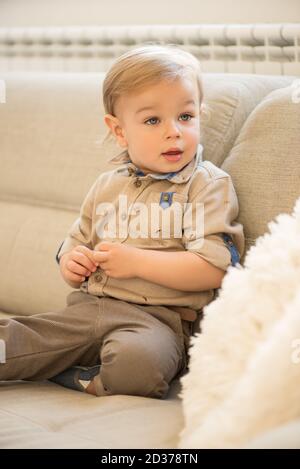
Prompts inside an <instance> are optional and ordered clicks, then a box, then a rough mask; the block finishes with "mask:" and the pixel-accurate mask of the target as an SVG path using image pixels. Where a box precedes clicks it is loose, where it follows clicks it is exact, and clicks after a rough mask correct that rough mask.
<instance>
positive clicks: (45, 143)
mask: <svg viewBox="0 0 300 469" xmlns="http://www.w3.org/2000/svg"><path fill="white" fill-rule="evenodd" d="M0 78H2V79H4V80H5V85H6V103H2V104H0V161H1V170H0V217H1V224H0V266H1V267H0V268H1V282H0V310H1V317H8V316H13V315H16V314H20V315H30V314H35V313H41V312H46V311H51V310H59V309H61V308H63V307H64V305H65V297H66V295H67V294H68V293H69V292H70V291H71V289H70V288H69V287H68V286H67V285H66V284H64V282H63V280H62V279H61V277H60V273H59V269H58V266H57V264H56V261H55V255H56V252H57V249H58V247H59V245H60V243H61V241H62V240H63V239H64V237H65V235H66V232H67V230H68V228H69V227H70V226H71V224H72V223H73V222H74V220H75V218H76V217H77V214H78V210H79V207H80V203H81V201H82V200H83V198H84V196H85V194H86V193H87V191H88V189H89V187H90V186H91V184H92V183H93V181H94V180H95V179H96V177H97V176H98V174H99V172H101V171H104V170H108V169H112V167H111V166H110V165H109V164H108V163H107V159H108V158H109V157H110V156H111V155H112V153H114V152H115V151H116V147H114V146H113V145H110V146H105V147H103V146H101V139H102V137H103V136H104V132H105V129H104V125H103V122H102V113H103V110H102V105H101V92H100V91H101V83H102V80H103V75H102V74H96V73H69V74H63V73H49V74H45V73H38V72H32V73H21V72H15V73H13V72H12V73H2V74H1V77H0ZM294 80H295V77H288V76H286V77H283V76H264V75H242V74H213V73H211V74H205V75H204V86H205V94H206V99H207V103H208V104H209V106H210V110H211V115H210V117H206V120H205V121H204V122H203V129H202V143H203V145H204V148H205V151H204V158H205V159H208V160H211V161H213V162H214V163H215V164H217V165H219V166H222V165H224V168H226V169H227V170H228V171H231V170H232V171H231V172H232V177H233V180H234V183H235V185H236V188H237V192H238V195H239V197H240V199H241V204H240V220H241V221H242V222H243V223H244V224H245V232H246V239H247V248H248V247H249V246H250V245H251V244H253V242H254V241H255V238H256V237H257V236H259V235H260V234H262V233H263V232H264V231H265V230H266V226H267V222H268V221H269V220H271V219H272V218H273V217H274V216H275V215H276V214H277V213H279V212H281V211H290V210H291V209H292V206H293V203H294V200H295V196H296V194H297V192H298V193H299V187H298V182H297V181H299V180H298V179H297V177H298V176H297V174H296V175H295V177H292V178H291V182H292V186H290V187H289V178H288V168H284V163H285V162H286V161H289V160H288V158H287V156H289V157H291V147H289V155H286V154H285V153H284V146H283V147H282V149H281V150H280V151H282V153H281V156H280V155H278V148H277V147H276V148H275V147H273V146H272V145H273V143H272V142H270V148H269V154H270V155H272V153H274V154H276V156H277V159H278V158H279V166H280V163H281V164H282V167H283V169H285V170H286V171H287V172H286V173H285V176H284V179H283V180H282V181H281V180H280V171H279V170H277V169H278V165H277V166H276V168H277V169H276V170H275V169H274V170H273V169H272V166H271V164H270V163H271V160H270V161H265V160H264V161H261V162H262V164H263V174H262V172H261V171H257V173H256V172H255V171H254V172H253V167H252V169H251V174H249V173H248V171H249V166H251V164H249V165H248V164H247V160H245V158H244V159H241V165H240V168H236V166H235V165H234V164H232V159H231V158H230V155H231V153H232V151H233V150H234V155H235V157H236V154H237V152H238V151H239V148H241V151H244V150H245V148H244V145H243V139H242V140H237V139H238V137H239V135H240V132H241V130H242V129H243V127H244V124H247V122H246V121H247V119H248V117H249V116H250V114H251V113H253V112H255V111H256V110H257V109H258V108H259V106H265V105H266V104H265V103H268V99H271V98H269V96H271V97H272V96H273V95H274V93H273V95H270V93H272V92H273V91H274V90H276V89H278V88H284V87H287V86H290V85H291V84H292V83H293V82H294ZM293 89H294V88H293V87H291V91H292V90H293ZM275 95H276V92H275ZM267 96H268V98H267ZM295 105H296V104H295ZM297 105H298V106H300V104H297ZM252 115H253V114H252ZM280 125H282V126H283V129H284V126H286V125H287V126H288V125H289V123H288V122H286V118H285V117H284V114H283V115H282V120H281V121H278V125H277V127H276V128H274V132H277V133H278V132H280V131H281V129H280ZM293 125H294V124H293V123H292V128H291V132H296V131H297V129H296V128H295V127H293ZM298 131H299V129H298ZM266 138H267V137H266ZM292 138H293V137H292V133H291V134H290V136H289V137H288V141H289V142H290V143H291V141H292ZM236 141H237V142H238V144H237V145H235V142H236ZM264 143H265V148H266V145H267V142H264ZM265 154H266V152H264V154H263V155H261V157H263V156H265ZM253 158H256V160H255V161H257V164H258V165H259V164H260V148H259V146H257V147H256V148H254V149H253ZM280 158H281V159H280ZM234 161H236V159H235V160H234ZM238 161H239V160H238ZM252 162H253V161H252ZM252 162H250V161H249V163H252ZM277 163H278V161H277ZM299 166H300V165H299V161H298V162H297V163H296V162H294V167H295V168H298V175H299ZM256 177H257V178H258V179H257V182H258V183H259V187H260V195H259V197H260V198H261V199H262V200H261V207H262V210H260V209H259V208H258V209H257V212H255V211H254V212H253V210H251V207H252V199H253V198H255V197H257V194H255V185H251V184H252V182H253V181H254V180H255V178H256ZM265 181H266V182H267V184H266V186H265V187H266V191H265V193H264V182H265ZM278 186H280V187H282V188H283V190H284V194H282V192H281V194H277V192H276V189H277V187H278ZM271 187H273V189H274V190H273V192H272V191H271V193H270V188H271ZM298 195H299V194H298ZM264 197H265V198H264ZM256 206H257V205H256ZM248 212H250V218H249V216H248ZM0 366H1V365H0ZM179 389H180V382H179V381H176V382H174V383H173V385H172V386H171V389H170V393H169V396H168V398H167V399H165V400H158V399H150V398H143V397H135V396H121V395H118V396H110V397H103V398H95V397H93V396H90V395H85V394H82V393H78V392H76V391H72V390H67V389H65V388H62V387H59V386H58V385H55V384H54V383H50V382H38V383H37V382H35V383H33V382H2V383H1V384H0V419H1V425H0V447H1V448H175V447H176V445H177V443H178V441H179V433H180V431H181V429H182V428H183V425H184V422H183V416H182V410H181V401H180V399H179V397H178V391H179ZM199 392H201V391H200V390H199ZM285 434H286V433H285ZM267 441H269V440H267ZM276 441H277V443H278V445H280V444H281V443H280V441H281V440H280V436H279V437H278V434H277V440H276ZM250 444H251V442H249V445H250ZM255 444H256V445H257V446H259V444H260V443H259V442H256V443H255Z"/></svg>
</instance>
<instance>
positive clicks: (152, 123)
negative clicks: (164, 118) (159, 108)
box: [145, 117, 158, 125]
mask: <svg viewBox="0 0 300 469" xmlns="http://www.w3.org/2000/svg"><path fill="white" fill-rule="evenodd" d="M153 121H154V122H153ZM157 121H158V119H157V117H150V119H147V120H146V122H145V124H147V125H154V124H157Z"/></svg>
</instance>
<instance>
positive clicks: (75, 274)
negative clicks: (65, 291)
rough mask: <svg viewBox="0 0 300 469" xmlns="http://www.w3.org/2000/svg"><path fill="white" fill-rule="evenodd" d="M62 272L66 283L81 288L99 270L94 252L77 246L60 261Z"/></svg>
mask: <svg viewBox="0 0 300 469" xmlns="http://www.w3.org/2000/svg"><path fill="white" fill-rule="evenodd" d="M59 265H60V270H61V273H62V276H63V277H64V279H65V281H66V282H67V283H68V284H69V285H71V286H75V288H76V286H79V284H80V283H82V282H83V281H84V280H85V277H89V276H90V275H91V273H92V272H95V270H96V268H97V264H96V262H94V257H93V251H92V250H91V249H89V248H87V247H86V246H76V247H75V248H74V249H72V251H70V252H66V253H65V254H64V255H63V256H62V257H61V259H60V263H59Z"/></svg>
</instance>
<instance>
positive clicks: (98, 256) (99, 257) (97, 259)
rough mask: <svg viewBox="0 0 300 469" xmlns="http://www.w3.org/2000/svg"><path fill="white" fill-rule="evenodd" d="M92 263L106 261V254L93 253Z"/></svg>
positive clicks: (101, 252) (100, 252)
mask: <svg viewBox="0 0 300 469" xmlns="http://www.w3.org/2000/svg"><path fill="white" fill-rule="evenodd" d="M93 255H94V262H98V263H99V262H103V261H106V260H107V259H108V253H107V252H103V251H93Z"/></svg>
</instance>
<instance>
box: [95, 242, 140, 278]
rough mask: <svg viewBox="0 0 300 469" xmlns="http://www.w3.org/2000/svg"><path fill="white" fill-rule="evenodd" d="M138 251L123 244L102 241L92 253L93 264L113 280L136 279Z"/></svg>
mask: <svg viewBox="0 0 300 469" xmlns="http://www.w3.org/2000/svg"><path fill="white" fill-rule="evenodd" d="M139 251H140V249H138V248H135V247H133V246H126V245H125V244H121V243H115V242H108V241H102V242H101V243H99V244H97V246H96V247H95V250H94V251H93V255H94V262H95V263H96V262H98V263H99V267H100V268H101V269H102V270H103V271H104V272H105V274H106V275H108V276H109V277H113V278H132V277H136V276H137V274H136V266H137V262H138V253H139Z"/></svg>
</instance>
